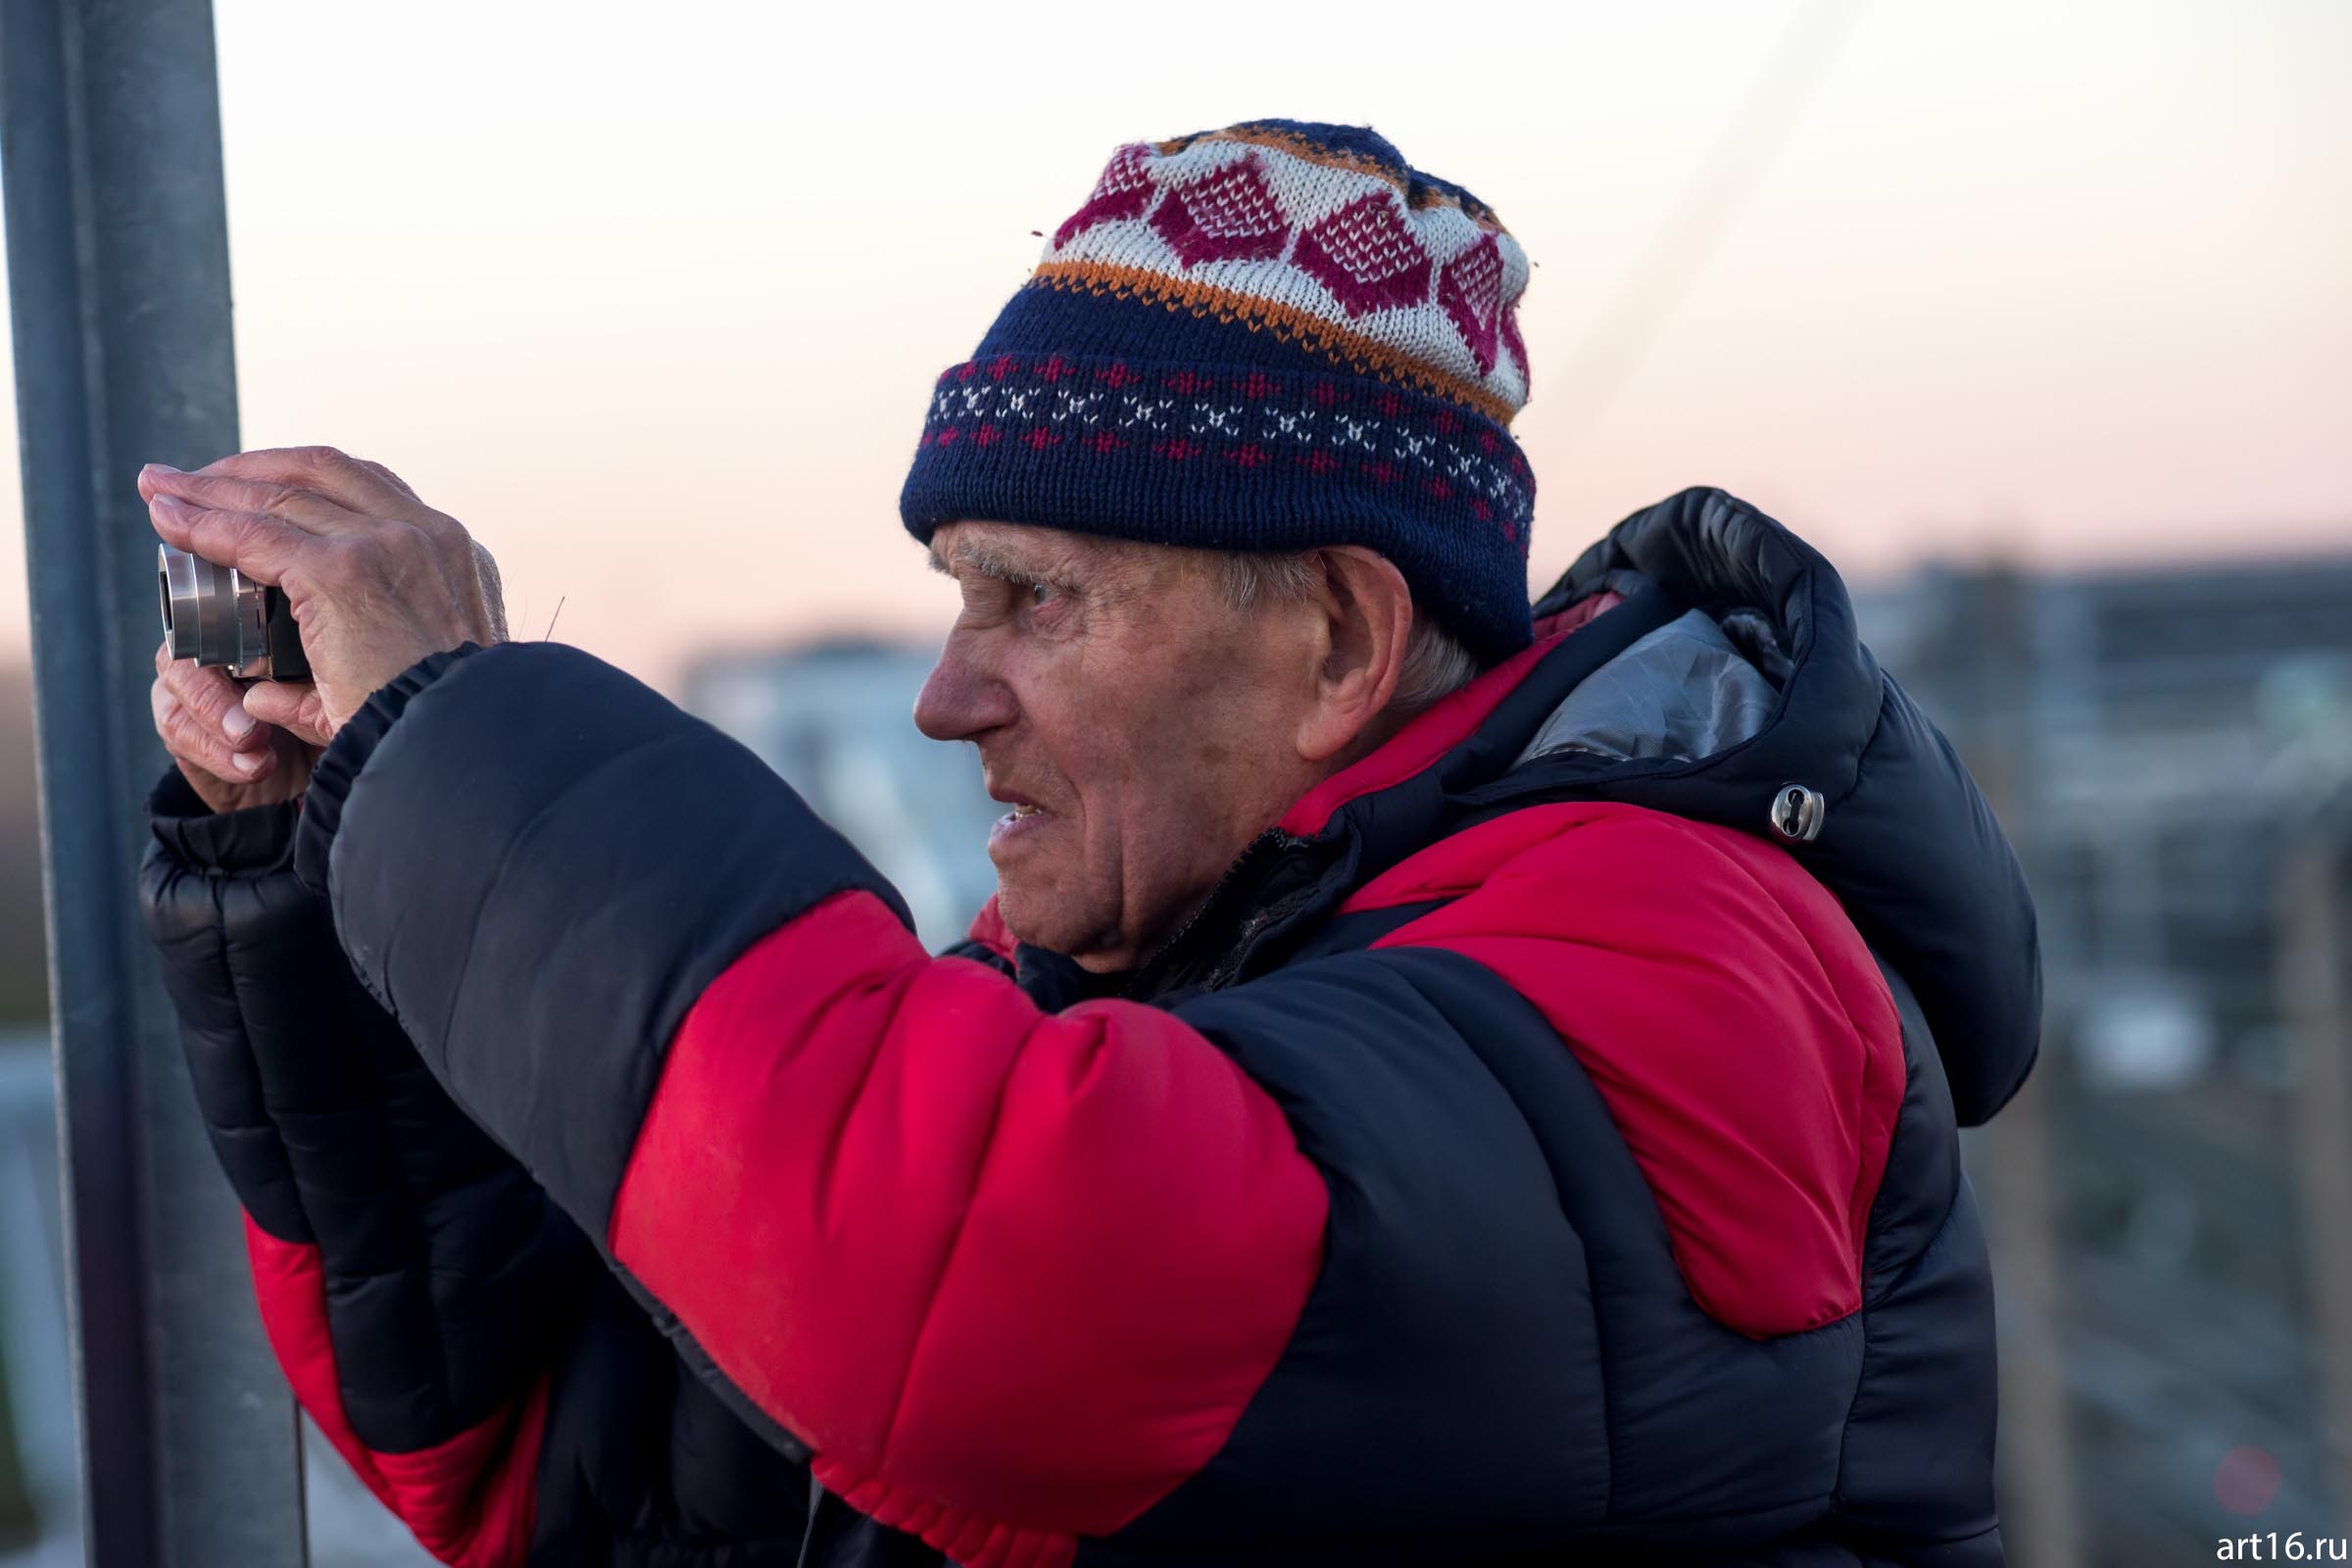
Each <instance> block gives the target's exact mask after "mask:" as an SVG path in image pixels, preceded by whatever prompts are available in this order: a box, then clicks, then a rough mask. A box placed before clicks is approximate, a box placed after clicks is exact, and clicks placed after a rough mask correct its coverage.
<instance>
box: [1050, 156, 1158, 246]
mask: <svg viewBox="0 0 2352 1568" xmlns="http://www.w3.org/2000/svg"><path fill="white" fill-rule="evenodd" d="M1151 156H1152V149H1151V148H1149V147H1147V146H1145V145H1144V144H1143V143H1142V142H1140V141H1139V142H1134V143H1132V144H1130V145H1128V146H1125V147H1122V148H1120V149H1119V150H1118V151H1117V152H1115V153H1113V154H1111V155H1110V164H1109V167H1107V168H1105V169H1104V170H1103V177H1102V178H1101V179H1098V180H1096V181H1095V189H1094V194H1092V195H1090V196H1088V197H1087V199H1086V205H1085V206H1084V207H1081V208H1079V209H1078V210H1077V211H1076V212H1074V213H1072V214H1071V215H1070V216H1069V217H1068V218H1067V219H1065V220H1064V221H1062V225H1061V226H1060V227H1059V228H1057V229H1055V230H1054V249H1055V250H1059V249H1061V248H1062V247H1063V246H1064V245H1067V244H1068V243H1069V242H1070V241H1071V240H1073V239H1076V238H1077V237H1078V236H1079V235H1080V234H1083V233H1085V232H1086V231H1087V230H1088V229H1090V228H1092V227H1094V226H1095V225H1096V224H1097V223H1107V222H1109V221H1111V220H1112V219H1114V218H1140V217H1142V216H1143V211H1144V209H1145V208H1147V207H1149V206H1151V205H1152V179H1151V176H1150V175H1148V174H1146V173H1145V172H1144V165H1145V164H1146V163H1147V162H1149V161H1150V159H1151Z"/></svg>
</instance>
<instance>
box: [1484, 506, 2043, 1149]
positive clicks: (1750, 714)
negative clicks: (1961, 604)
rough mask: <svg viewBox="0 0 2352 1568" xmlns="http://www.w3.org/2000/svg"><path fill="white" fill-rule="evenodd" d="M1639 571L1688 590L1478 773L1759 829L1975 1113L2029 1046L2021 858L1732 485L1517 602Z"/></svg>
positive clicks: (2008, 1084)
mask: <svg viewBox="0 0 2352 1568" xmlns="http://www.w3.org/2000/svg"><path fill="white" fill-rule="evenodd" d="M1640 585H1650V586H1654V587H1655V588H1656V589H1658V590H1660V591H1662V592H1663V593H1664V595H1665V596H1666V597H1667V599H1668V600H1669V601H1670V608H1672V607H1687V608H1686V609H1684V610H1683V612H1682V613H1680V614H1678V615H1677V616H1676V617H1675V618H1674V619H1672V620H1670V621H1667V622H1665V623H1663V624H1661V625H1659V626H1657V627H1654V628H1653V629H1652V630H1650V631H1649V632H1647V633H1645V634H1643V635H1642V637H1641V638H1639V639H1637V640H1636V642H1634V643H1633V644H1631V645H1629V646H1628V647H1627V649H1626V650H1625V651H1624V652H1622V653H1620V654H1618V655H1616V656H1615V657H1614V658H1612V659H1611V660H1610V661H1609V662H1607V663H1604V664H1603V665H1601V666H1600V667H1599V668H1598V669H1597V670H1594V671H1593V672H1592V673H1590V674H1587V675H1585V676H1583V677H1582V678H1581V679H1579V680H1578V681H1577V682H1576V684H1575V685H1574V686H1573V687H1571V688H1570V689H1569V690H1568V691H1567V693H1566V694H1565V695H1563V697H1562V698H1561V699H1560V701H1559V702H1558V703H1556V704H1554V705H1553V707H1552V710H1551V711H1550V712H1549V713H1547V714H1546V715H1545V720H1544V723H1542V724H1540V725H1539V726H1538V730H1537V732H1536V734H1535V735H1534V736H1532V737H1531V738H1530V740H1529V742H1528V743H1527V744H1526V745H1524V746H1523V747H1522V749H1521V751H1520V752H1518V753H1515V754H1514V755H1513V758H1512V760H1511V763H1510V764H1509V765H1508V766H1507V767H1505V769H1504V770H1503V771H1502V772H1501V773H1500V774H1499V775H1498V776H1497V777H1496V778H1495V781H1494V782H1493V783H1492V784H1490V785H1489V786H1487V787H1486V789H1485V790H1484V791H1482V792H1481V793H1483V794H1485V795H1487V796H1488V797H1489V798H1490V800H1491V801H1492V802H1494V803H1495V804H1501V803H1503V802H1505V801H1509V802H1514V803H1515V802H1519V801H1524V800H1531V799H1536V798H1544V799H1552V798H1558V797H1559V796H1560V795H1561V794H1563V793H1565V794H1570V795H1581V796H1588V797H1591V796H1601V797H1605V798H1608V799H1611V800H1618V801H1624V802H1628V803H1630V804H1634V805H1639V806H1644V807H1649V808H1652V809H1657V810H1662V811H1670V812H1673V813H1674V814H1676V815H1678V816H1687V817H1693V818H1699V819H1702V820H1706V821H1713V822H1720V823H1723V824H1725V825H1727V826H1731V827H1737V828H1742V829H1745V830H1747V831H1750V832H1756V833H1761V834H1764V835H1766V836H1768V837H1772V838H1774V839H1776V840H1777V841H1778V842H1780V843H1781V844H1782V845H1783V846H1784V848H1786V849H1787V850H1788V851H1789V853H1790V854H1791V855H1793V856H1794V857H1795V858H1797V859H1798V860H1799V861H1800V862H1801V863H1802V864H1803V865H1804V866H1805V868H1806V869H1807V870H1808V871H1809V872H1811V873H1812V875H1813V876H1814V878H1815V879H1816V880H1818V881H1819V882H1821V883H1822V884H1823V885H1824V886H1825V887H1827V888H1829V890H1830V891H1831V892H1832V893H1834V894H1836V895H1837V897H1838V901H1839V903H1840V904H1842V905H1843V907H1844V908H1845V910H1846V913H1847V915H1848V916H1849V917H1850V918H1851V919H1852V920H1853V921H1854V923H1855V925H1856V927H1857V928H1858V929H1859V930H1860V931H1861V933H1862V936H1863V938H1864V940H1865V941H1867V942H1868V943H1869V944H1870V945H1871V947H1872V948H1873V949H1874V950H1875V951H1876V952H1877V953H1878V954H1879V955H1880V956H1882V957H1883V958H1884V959H1885V960H1886V961H1887V963H1888V964H1889V965H1890V966H1891V967H1893V968H1894V969H1895V970H1896V971H1897V972H1898V973H1900V974H1901V975H1902V977H1903V979H1904V980H1905V981H1906V982H1907V983H1908V985H1909V986H1910V988H1911V989H1912V991H1913V993H1914V994H1915V995H1916V997H1917V999H1918V1002H1919V1005H1920V1008H1921V1011H1922V1013H1923V1014H1924V1015H1925V1017H1926V1019H1927V1022H1928V1025H1929V1028H1930V1030H1931V1031H1932V1032H1933V1033H1934V1035H1935V1038H1936V1047H1937V1051H1938V1054H1940V1056H1941V1058H1942V1062H1943V1066H1944V1071H1945V1074H1946V1076H1947V1077H1948V1078H1949V1080H1950V1083H1951V1088H1952V1099H1953V1105H1954V1109H1955V1111H1956V1112H1957V1114H1958V1116H1959V1118H1960V1120H1961V1121H1962V1123H1964V1124H1975V1123H1977V1122H1981V1121H1983V1120H1985V1118H1986V1117H1988V1116H1990V1115H1991V1114H1992V1113H1993V1112H1994V1111H1995V1110H1997V1109H1998V1108H1999V1107H2000V1106H2001V1104H2002V1103H2005V1102H2006V1101H2007V1100H2008V1099H2009V1097H2010V1096H2011V1095H2012V1094H2013V1093H2015V1092H2016V1089H2017V1087H2018V1085H2019V1084H2020V1083H2022V1082H2023V1081H2024V1078H2025V1076H2026V1073H2027V1071H2028V1070H2029V1069H2030V1068H2031V1066H2032V1065H2033V1061H2034V1055H2035V1053H2036V1050H2037V1047H2038V1043H2039V1039H2040V1018H2041V964H2040V953H2039V948H2038V945H2037V942H2036V939H2035V921H2034V905H2033V900H2032V897H2031V896H2030V894H2029V893H2028V891H2027V887H2026V881H2025V876H2024V873H2023V871H2022V870H2021V869H2020V867H2019V865H2018V862H2017V857H2016V855H2015V854H2014V852H2013V851H2012V850H2011V848H2010V845H2009V841H2008V839H2007V838H2006V836H2004V834H2003V833H2002V831H2001V828H2000V824H1999V823H1998V822H1997V821H1996V820H1995V819H1994V817H1993V813H1992V809H1991V808H1990V806H1989V805H1988V804H1987V803H1986V802H1985V797H1984V795H1983V793H1982V792H1981V791H1980V790H1979V789H1978V788H1977V785H1976V782H1975V780H1974V779H1973V778H1971V777H1970V775H1969V772H1968V769H1967V768H1966V767H1965V766H1964V765H1963V764H1962V762H1961V761H1960V759H1959V757H1958V756H1957V755H1956V754H1955V753H1954V751H1953V749H1952V747H1951V745H1950V743H1949V742H1947V741H1946V740H1945V739H1944V737H1943V736H1942V734H1940V733H1939V732H1938V731H1937V730H1936V726H1935V725H1934V724H1932V723H1931V722H1929V720H1928V718H1927V716H1926V715H1925V714H1924V713H1922V712H1921V711H1920V709H1919V708H1918V706H1917V705H1916V704H1915V703H1913V702H1912V700H1911V698H1910V697H1909V695H1908V694H1906V693H1905V692H1904V691H1903V689H1902V687H1901V686H1900V685H1899V684H1898V683H1897V682H1896V681H1895V680H1894V679H1893V678H1892V677H1890V676H1888V675H1887V673H1886V672H1885V671H1883V670H1882V669H1881V668H1880V667H1879V664H1878V662H1877V660H1875V659H1874V658H1872V657H1871V653H1870V650H1869V649H1868V648H1866V647H1864V646H1863V644H1862V642H1861V640H1860V638H1859V637H1858V636H1857V634H1856V630H1855V624H1854V613H1853V605H1852V602H1851V600H1850V599H1849V598H1848V597H1847V594H1846V590H1845V584H1844V582H1843V581H1842V580H1841V579H1840V578H1839V577H1838V572H1837V570H1836V569H1835V568H1834V567H1832V566H1831V565H1830V564H1829V562H1828V561H1826V560H1825V559H1823V557H1822V556H1821V554H1820V553H1819V552H1818V551H1816V550H1814V549H1813V548H1812V547H1811V546H1809V545H1807V544H1806V543H1805V542H1804V541H1803V540H1801V539H1799V538H1797V537H1796V536H1795V535H1794V534H1792V533H1790V532H1789V530H1788V529H1787V528H1785V527H1783V526H1782V525H1781V524H1779V523H1778V522H1775V521H1774V520H1773V519H1772V518H1770V517H1768V516H1766V515H1764V514H1762V513H1761V512H1758V511H1757V510H1755V509H1754V508H1753V507H1750V506H1748V505H1747V504H1746V503H1744V502H1741V501H1740V500H1738V499H1736V498H1734V497H1732V496H1729V495H1726V494H1725V493H1723V492H1722V491H1720V490H1703V489H1702V490H1686V491H1684V492H1683V493H1682V494H1680V495H1677V496H1674V497H1672V498H1671V499H1669V500H1667V501H1664V502H1662V503H1660V504H1658V505H1657V506H1654V507H1650V508H1648V509H1646V510H1644V511H1642V512H1639V513H1636V514H1635V515H1633V516H1631V517H1628V518H1627V519H1626V520H1625V521H1623V522H1621V523H1619V524H1618V525H1617V527H1616V528H1614V529H1612V530H1611V531H1610V533H1609V534H1608V536H1607V537H1606V538H1604V539H1602V540H1600V541H1599V542H1598V543H1597V544H1595V545H1593V547H1592V548H1591V549H1590V550H1587V551H1586V552H1585V554H1584V555H1583V556H1582V557H1581V558H1579V559H1578V561H1577V562H1576V564H1574V565H1573V566H1571V567H1570V568H1569V569H1568V571H1567V573H1566V574H1565V575H1564V576H1562V578H1561V579H1560V581H1559V582H1558V583H1557V584H1556V585H1554V587H1553V588H1552V589H1551V591H1550V592H1549V593H1547V594H1545V595H1544V597H1543V598H1542V599H1541V600H1540V601H1539V602H1538V604H1537V606H1536V613H1537V615H1538V616H1539V618H1541V617H1544V616H1546V615H1549V614H1556V613H1560V612H1561V611H1563V610H1565V609H1567V608H1568V607H1570V606H1572V605H1575V604H1577V603H1579V602H1586V601H1590V600H1591V599H1592V597H1593V595H1594V594H1596V593H1601V592H1605V591H1609V590H1611V589H1618V590H1625V589H1628V588H1637V589H1638V587H1639V586H1640ZM1612 613H1615V612H1612ZM1598 625H1599V622H1598V621H1595V622H1594V629H1597V627H1598ZM1580 635H1581V634H1580ZM1573 641H1574V639H1573V638H1572V639H1570V642H1573ZM1562 646H1563V648H1564V647H1565V646H1567V645H1566V644H1563V645H1562ZM1500 738H1506V739H1507V737H1500ZM1790 786H1798V787H1801V789H1802V790H1804V791H1807V792H1810V795H1811V797H1812V807H1811V809H1810V812H1811V813H1817V814H1813V818H1812V820H1811V822H1810V824H1809V826H1810V828H1811V831H1810V833H1809V835H1808V834H1807V833H1806V831H1805V829H1806V826H1807V824H1805V823H1803V822H1801V821H1800V820H1797V817H1798V815H1799V814H1800V813H1797V812H1795V811H1792V810H1790V809H1786V808H1784V809H1781V810H1778V811H1776V803H1777V802H1780V801H1781V798H1782V796H1783V793H1784V791H1787V790H1789V788H1790ZM1799 799H1800V800H1801V799H1802V797H1799Z"/></svg>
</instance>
